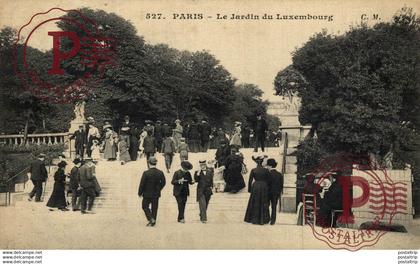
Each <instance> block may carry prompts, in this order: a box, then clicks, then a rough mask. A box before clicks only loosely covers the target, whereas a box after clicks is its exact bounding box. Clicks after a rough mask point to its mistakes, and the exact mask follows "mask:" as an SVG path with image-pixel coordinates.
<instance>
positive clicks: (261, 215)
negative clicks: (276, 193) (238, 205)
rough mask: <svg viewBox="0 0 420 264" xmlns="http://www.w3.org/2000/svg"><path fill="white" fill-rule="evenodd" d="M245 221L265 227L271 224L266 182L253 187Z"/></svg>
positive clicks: (259, 182) (255, 184)
mask: <svg viewBox="0 0 420 264" xmlns="http://www.w3.org/2000/svg"><path fill="white" fill-rule="evenodd" d="M244 221H245V222H248V223H252V224H255V225H263V224H268V223H269V222H270V212H269V209H268V187H267V183H266V182H264V181H256V182H254V184H253V185H252V189H251V196H250V197H249V201H248V207H247V208H246V213H245V219H244Z"/></svg>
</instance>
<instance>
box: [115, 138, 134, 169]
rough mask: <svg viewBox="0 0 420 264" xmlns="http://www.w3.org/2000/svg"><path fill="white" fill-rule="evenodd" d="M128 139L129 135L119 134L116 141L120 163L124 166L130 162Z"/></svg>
mask: <svg viewBox="0 0 420 264" xmlns="http://www.w3.org/2000/svg"><path fill="white" fill-rule="evenodd" d="M129 150H130V139H129V135H127V134H121V135H120V137H119V140H118V151H119V152H120V156H119V158H120V162H121V165H124V164H125V163H126V162H129V161H131V157H130V152H129Z"/></svg>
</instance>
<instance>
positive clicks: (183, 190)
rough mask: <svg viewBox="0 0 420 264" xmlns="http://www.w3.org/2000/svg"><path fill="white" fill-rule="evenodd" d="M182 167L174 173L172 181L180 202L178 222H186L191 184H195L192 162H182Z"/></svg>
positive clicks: (176, 196)
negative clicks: (186, 209) (192, 174)
mask: <svg viewBox="0 0 420 264" xmlns="http://www.w3.org/2000/svg"><path fill="white" fill-rule="evenodd" d="M181 167H182V169H180V170H177V171H176V172H175V173H174V176H173V178H172V181H171V183H172V184H173V185H174V192H173V194H174V196H175V198H176V202H177V203H178V222H179V223H185V217H184V212H185V205H186V204H187V198H188V196H189V195H190V188H189V184H194V182H193V180H192V177H191V174H190V172H189V170H191V169H192V165H191V163H189V162H188V161H183V162H181Z"/></svg>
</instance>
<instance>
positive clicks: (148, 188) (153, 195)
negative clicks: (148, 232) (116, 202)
mask: <svg viewBox="0 0 420 264" xmlns="http://www.w3.org/2000/svg"><path fill="white" fill-rule="evenodd" d="M148 163H149V169H148V170H146V171H145V172H143V175H142V177H141V181H140V185H139V191H138V195H139V196H140V197H141V196H143V201H142V208H143V211H144V213H145V215H146V218H147V220H148V221H149V223H148V224H147V226H155V225H156V218H157V211H158V205H159V197H160V192H161V190H162V189H163V187H165V184H166V180H165V176H164V175H163V172H162V171H161V170H158V169H157V168H156V164H157V159H156V158H155V157H153V156H152V157H150V158H149V160H148ZM150 206H151V207H152V209H151V210H150Z"/></svg>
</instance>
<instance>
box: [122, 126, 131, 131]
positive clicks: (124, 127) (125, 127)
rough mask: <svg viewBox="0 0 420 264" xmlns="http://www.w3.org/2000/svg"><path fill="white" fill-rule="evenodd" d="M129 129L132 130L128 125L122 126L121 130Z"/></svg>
mask: <svg viewBox="0 0 420 264" xmlns="http://www.w3.org/2000/svg"><path fill="white" fill-rule="evenodd" d="M128 130H130V127H128V126H123V127H121V131H128Z"/></svg>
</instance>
